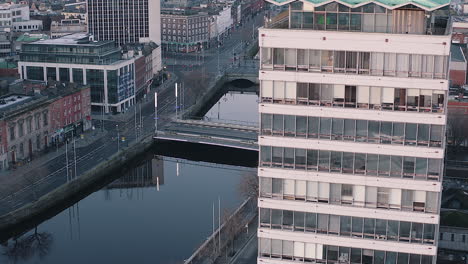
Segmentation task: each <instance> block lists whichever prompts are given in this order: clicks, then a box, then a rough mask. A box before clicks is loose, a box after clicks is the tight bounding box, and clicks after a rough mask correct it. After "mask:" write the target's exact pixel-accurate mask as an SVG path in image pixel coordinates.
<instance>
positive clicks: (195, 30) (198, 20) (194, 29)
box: [161, 9, 209, 52]
mask: <svg viewBox="0 0 468 264" xmlns="http://www.w3.org/2000/svg"><path fill="white" fill-rule="evenodd" d="M161 25H162V45H163V48H164V49H165V50H170V51H181V52H191V51H195V50H199V49H200V48H201V47H202V46H206V45H207V43H208V40H209V16H208V13H205V12H197V11H188V10H180V9H165V10H163V12H162V14H161Z"/></svg>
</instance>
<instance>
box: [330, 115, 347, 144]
mask: <svg viewBox="0 0 468 264" xmlns="http://www.w3.org/2000/svg"><path fill="white" fill-rule="evenodd" d="M343 126H344V120H343V119H340V118H333V119H332V139H334V140H342V139H343Z"/></svg>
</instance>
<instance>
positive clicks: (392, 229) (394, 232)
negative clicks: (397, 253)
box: [387, 220, 398, 241]
mask: <svg viewBox="0 0 468 264" xmlns="http://www.w3.org/2000/svg"><path fill="white" fill-rule="evenodd" d="M387 239H388V240H393V241H397V240H398V221H393V220H388V233H387Z"/></svg>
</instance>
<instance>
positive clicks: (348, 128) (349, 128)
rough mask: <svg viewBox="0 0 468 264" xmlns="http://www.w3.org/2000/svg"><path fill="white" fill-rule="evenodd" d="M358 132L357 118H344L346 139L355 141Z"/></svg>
mask: <svg viewBox="0 0 468 264" xmlns="http://www.w3.org/2000/svg"><path fill="white" fill-rule="evenodd" d="M355 132H356V120H353V119H345V120H344V139H345V140H350V141H354V139H355Z"/></svg>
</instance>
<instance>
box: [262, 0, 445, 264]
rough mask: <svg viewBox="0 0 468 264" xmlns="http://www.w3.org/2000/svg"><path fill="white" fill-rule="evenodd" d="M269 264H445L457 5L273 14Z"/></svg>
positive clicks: (344, 5)
mask: <svg viewBox="0 0 468 264" xmlns="http://www.w3.org/2000/svg"><path fill="white" fill-rule="evenodd" d="M269 2H271V3H273V4H275V5H278V6H283V5H287V6H288V7H289V10H287V11H286V12H285V16H284V17H285V18H284V19H277V20H274V21H275V22H272V23H267V24H266V25H265V27H264V28H261V29H260V30H259V45H260V52H261V55H260V57H261V69H260V72H259V79H260V81H261V86H260V88H261V91H260V95H261V102H260V105H259V111H260V113H261V134H260V136H259V145H260V161H259V170H258V173H259V184H260V194H259V195H260V197H259V200H258V205H259V207H260V217H259V218H260V223H259V230H258V237H259V247H258V248H259V255H258V263H264V264H273V263H275V264H279V263H300V262H310V263H386V264H387V263H388V264H389V263H392V264H400V263H404V264H413V263H416V264H426V263H436V255H437V245H438V239H439V238H438V235H437V234H438V232H439V208H440V193H441V188H442V187H441V186H442V185H441V182H442V172H443V160H444V154H445V125H446V120H447V116H446V113H447V107H446V106H447V90H448V85H449V81H448V61H449V55H450V38H451V35H450V23H449V4H450V2H449V1H428V2H411V1H406V2H405V1H394V0H390V1H359V0H358V1H353V2H350V1H339V2H338V1H294V0H291V1H280V0H278V1H275V0H269Z"/></svg>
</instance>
